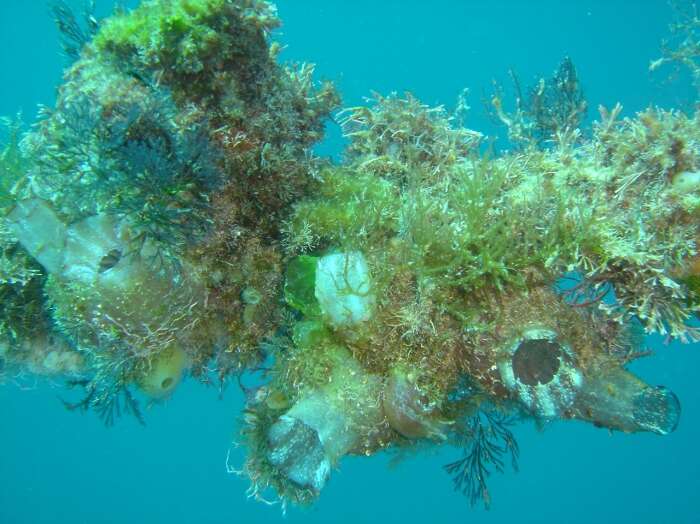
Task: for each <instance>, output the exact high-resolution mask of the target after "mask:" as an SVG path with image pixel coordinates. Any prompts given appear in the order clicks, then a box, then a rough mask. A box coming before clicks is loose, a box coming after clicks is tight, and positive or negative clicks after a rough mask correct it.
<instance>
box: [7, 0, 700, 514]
mask: <svg viewBox="0 0 700 524" xmlns="http://www.w3.org/2000/svg"><path fill="white" fill-rule="evenodd" d="M66 9H67V8H65V6H62V7H61V8H59V9H57V10H55V11H54V13H55V15H56V17H57V18H58V19H59V27H60V28H61V29H62V31H63V32H64V34H65V35H66V37H67V38H68V40H69V42H68V44H70V45H69V46H68V48H67V51H69V54H70V55H71V57H72V58H73V59H74V62H73V63H72V64H71V65H70V67H69V68H68V69H67V71H66V73H65V81H64V83H63V85H62V86H61V88H60V90H59V93H58V99H57V102H56V105H55V108H54V109H51V110H45V111H44V112H43V114H42V119H41V120H40V121H39V122H38V124H37V125H36V126H35V127H34V128H32V130H31V131H29V132H27V133H25V134H24V135H22V134H21V133H20V131H19V128H18V127H17V126H14V127H12V128H11V133H10V134H9V140H7V142H6V143H5V144H3V146H2V150H1V155H0V174H1V175H2V176H1V178H0V301H2V306H3V307H2V312H1V313H0V359H2V363H3V367H2V368H0V374H1V373H6V372H8V370H26V371H29V372H31V373H35V374H46V375H51V374H53V375H64V376H66V377H67V378H68V379H69V384H72V385H81V386H83V387H85V391H86V396H85V397H84V399H83V400H80V401H77V402H66V405H67V406H68V407H70V408H73V409H75V408H80V409H88V410H95V411H96V412H97V413H98V414H100V415H101V416H102V417H103V418H104V419H105V420H106V421H107V422H108V423H112V422H114V420H115V418H116V415H117V414H119V413H120V412H122V411H124V409H121V410H120V406H122V407H124V406H126V411H130V412H131V413H133V414H135V415H136V416H137V417H139V418H141V413H140V411H139V409H138V398H139V397H141V398H142V399H145V400H147V401H148V402H160V401H163V400H165V399H167V398H169V397H170V396H171V395H173V394H174V393H176V390H177V385H178V384H179V383H180V381H181V380H182V378H183V377H184V376H186V375H189V376H191V377H192V378H194V379H197V380H200V381H202V382H203V383H207V384H208V383H211V382H214V381H217V382H218V383H219V385H220V388H221V389H222V390H223V388H224V386H225V385H226V384H227V383H228V382H230V381H233V380H236V379H239V378H240V376H241V374H243V373H245V372H257V371H262V372H263V381H262V383H261V384H259V385H258V387H257V388H256V389H254V390H251V391H247V393H248V395H247V403H246V405H245V406H242V407H241V412H242V415H241V416H240V417H239V418H240V419H241V423H240V428H239V429H240V439H241V440H242V441H243V442H244V444H245V446H246V449H247V451H248V455H247V460H246V463H245V466H244V472H245V473H246V474H247V475H248V476H249V477H250V480H251V483H252V485H251V493H252V494H253V495H256V496H260V494H261V493H262V492H263V491H264V490H265V489H266V488H268V487H271V488H273V489H274V490H275V492H276V493H277V495H278V496H279V497H280V498H281V499H282V500H283V501H284V502H292V503H299V504H308V503H312V502H313V501H314V500H315V499H316V498H317V497H318V496H319V495H320V493H321V491H322V490H323V488H324V486H325V485H326V484H327V483H328V482H329V479H330V478H331V472H332V470H333V469H334V468H336V467H338V466H339V464H340V463H341V461H342V459H343V457H344V456H346V455H351V454H354V455H365V456H370V455H373V454H375V453H378V452H381V451H383V450H387V449H390V448H391V449H400V448H404V449H409V448H418V447H420V446H430V445H435V446H437V445H443V444H450V445H454V446H457V447H460V448H462V449H463V450H464V458H463V459H461V460H457V461H455V462H453V463H452V464H449V465H448V466H447V468H446V469H447V470H448V471H449V472H450V473H451V474H452V475H453V476H454V479H455V486H456V487H457V488H458V489H460V490H461V491H463V492H464V493H465V494H467V495H468V496H469V498H470V499H471V502H472V503H475V502H477V501H478V500H483V501H484V503H485V504H488V503H490V495H489V492H488V487H487V486H486V480H485V479H486V477H488V473H489V471H491V470H493V469H495V470H503V468H504V460H505V458H506V457H507V456H510V457H511V458H512V459H513V462H514V463H515V461H516V459H517V457H518V453H519V448H518V445H517V442H516V441H515V437H514V435H513V433H512V431H511V429H510V427H511V426H512V425H513V424H514V423H515V422H516V421H522V420H535V421H536V422H537V423H538V424H541V425H542V424H544V423H546V422H548V421H553V420H566V419H578V420H583V421H586V422H590V423H592V424H594V425H596V426H599V427H604V428H608V429H610V430H618V431H622V432H625V433H632V432H652V433H655V434H659V435H666V434H668V433H670V432H672V431H674V430H675V429H676V427H677V425H678V421H679V418H680V412H681V409H680V402H679V399H678V398H677V397H676V395H675V394H674V393H672V392H671V390H669V389H667V388H665V387H657V386H652V385H650V384H647V383H646V382H644V381H643V379H642V378H639V377H637V376H635V375H634V374H633V373H632V372H631V371H629V370H628V369H627V364H628V363H629V362H630V361H631V360H633V359H634V358H637V357H639V356H642V355H643V350H642V348H641V340H642V336H643V335H644V334H647V333H659V334H661V335H664V336H668V337H671V338H676V339H679V340H682V341H696V340H698V339H699V338H700V337H699V333H698V331H697V328H696V327H695V326H694V325H693V323H692V320H693V318H694V317H695V315H696V313H697V311H698V307H699V304H700V298H699V297H700V295H699V293H700V286H699V285H698V282H699V281H700V280H698V279H700V271H699V269H698V268H700V264H699V263H698V251H697V239H698V234H699V232H698V217H699V216H700V176H698V173H699V172H700V149H699V148H698V145H697V144H700V125H699V123H700V117H699V116H698V114H697V113H695V114H685V113H683V112H680V111H663V110H660V109H649V110H647V111H644V112H642V113H640V114H638V115H636V116H634V117H629V118H626V119H620V117H619V116H620V108H619V106H617V107H616V108H614V109H612V110H610V111H608V110H605V109H602V108H601V110H600V120H599V121H598V122H596V123H595V124H594V125H593V127H592V129H588V130H586V129H582V128H581V127H582V125H583V124H582V122H583V115H584V113H585V111H586V108H587V105H586V102H585V98H584V97H583V93H582V91H581V89H580V85H579V82H578V76H577V74H576V70H575V68H574V65H573V62H572V61H571V60H570V59H568V58H567V59H565V60H564V61H563V62H562V64H561V66H560V67H559V68H558V69H557V71H556V72H555V74H554V76H553V77H552V78H551V79H542V80H540V81H539V82H538V83H537V85H536V86H535V87H533V88H532V89H531V90H530V91H529V92H526V94H523V93H525V92H520V96H518V97H517V100H516V103H515V106H514V108H513V109H512V110H509V107H508V103H507V100H505V97H504V96H503V94H502V93H501V92H500V91H499V92H497V93H496V94H495V95H494V97H493V98H492V103H493V109H494V111H495V113H494V116H495V118H496V119H498V120H499V121H500V122H502V123H503V124H504V125H505V126H507V128H508V135H509V137H510V140H511V143H512V145H513V149H512V150H511V151H505V152H501V153H499V154H495V153H493V152H491V153H490V154H485V151H484V149H485V148H484V140H483V139H484V136H483V135H482V134H481V133H480V132H478V131H475V130H471V129H467V128H465V127H463V126H462V125H461V124H460V121H459V119H458V118H456V116H455V115H452V114H450V113H449V112H448V111H446V110H445V109H444V108H443V107H431V106H427V105H425V104H423V103H421V102H420V101H419V100H418V99H417V98H415V97H414V96H412V95H410V94H406V95H405V96H398V95H396V94H390V95H388V96H381V95H378V94H376V95H375V97H374V98H373V99H372V100H370V101H369V102H368V104H367V105H365V106H358V107H351V108H347V109H345V110H343V111H342V112H340V113H339V114H338V115H337V118H336V119H337V121H338V122H339V123H340V124H341V127H342V130H343V133H344V135H345V137H346V139H347V147H346V150H345V152H344V156H343V160H342V161H340V162H331V161H330V160H327V159H321V158H318V157H317V156H315V155H314V153H313V146H314V144H316V143H318V141H319V140H320V139H321V138H322V136H323V129H324V123H325V122H326V120H327V119H328V118H329V115H330V114H331V112H332V111H333V110H335V109H336V108H337V106H338V105H339V103H340V102H339V97H338V95H337V93H336V90H335V88H334V87H333V85H332V84H330V83H323V84H319V83H317V82H315V81H314V80H313V72H314V68H313V67H312V66H310V65H308V64H302V65H285V64H283V63H282V62H281V61H280V60H279V57H278V53H279V51H280V47H279V45H278V44H276V43H274V42H272V40H271V38H272V36H271V35H272V32H273V30H274V29H275V28H277V27H278V26H279V24H280V21H279V19H278V18H277V13H276V10H275V7H274V5H273V4H271V3H269V2H265V1H262V0H146V1H144V2H143V3H142V4H141V5H140V6H139V7H137V8H136V9H134V10H133V11H130V12H127V11H123V10H121V11H118V12H117V13H115V14H114V15H113V16H112V17H110V18H107V19H105V20H102V21H99V23H98V22H97V21H96V20H94V18H89V19H88V27H87V28H86V29H85V30H80V26H79V24H78V22H76V19H75V18H74V17H73V18H71V17H72V15H71V14H70V12H69V11H67V10H66ZM71 42H72V43H71ZM683 49H686V50H687V49H688V47H687V46H686V47H684V48H683ZM674 56H676V55H673V54H670V55H669V58H668V59H669V60H671V59H672V58H673V57H674ZM514 78H515V77H514ZM516 85H517V87H518V90H519V89H520V86H519V83H518V82H517V80H516ZM1 376H2V375H0V377H1ZM162 409H166V407H165V406H162Z"/></svg>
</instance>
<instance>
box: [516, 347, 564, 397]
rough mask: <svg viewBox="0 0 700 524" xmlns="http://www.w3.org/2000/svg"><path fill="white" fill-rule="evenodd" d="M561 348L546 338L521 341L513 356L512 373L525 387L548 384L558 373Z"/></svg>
mask: <svg viewBox="0 0 700 524" xmlns="http://www.w3.org/2000/svg"><path fill="white" fill-rule="evenodd" d="M560 356H561V346H560V345H559V344H558V343H557V342H554V341H551V340H548V339H546V338H536V339H529V340H523V341H522V342H521V343H520V344H519V345H518V349H516V350H515V353H514V354H513V360H512V363H513V373H514V374H515V377H516V378H517V379H518V380H519V381H520V382H522V383H523V384H525V385H528V386H536V385H537V384H548V383H549V382H550V381H551V380H552V379H553V378H554V375H556V373H557V371H559V365H560V361H559V357H560Z"/></svg>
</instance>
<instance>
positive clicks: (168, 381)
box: [160, 377, 173, 389]
mask: <svg viewBox="0 0 700 524" xmlns="http://www.w3.org/2000/svg"><path fill="white" fill-rule="evenodd" d="M172 383H173V379H172V377H168V378H164V379H163V382H161V383H160V387H161V388H163V389H168V388H169V387H170V386H171V385H172Z"/></svg>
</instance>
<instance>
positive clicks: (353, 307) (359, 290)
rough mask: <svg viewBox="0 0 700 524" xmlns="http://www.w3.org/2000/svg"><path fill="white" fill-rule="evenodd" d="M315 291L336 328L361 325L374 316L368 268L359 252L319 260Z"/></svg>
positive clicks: (338, 254) (335, 254)
mask: <svg viewBox="0 0 700 524" xmlns="http://www.w3.org/2000/svg"><path fill="white" fill-rule="evenodd" d="M314 291H315V295H316V299H317V300H318V302H319V304H320V306H321V310H322V311H323V313H324V315H325V316H326V317H327V318H328V320H329V321H330V322H331V324H333V325H334V326H350V325H354V324H358V323H360V322H364V321H366V320H369V318H370V317H371V315H372V308H373V307H374V302H375V297H374V294H373V293H372V290H371V281H370V275H369V268H368V266H367V261H366V260H365V257H364V256H363V255H362V253H360V252H358V251H352V252H350V253H334V254H331V255H326V256H324V257H321V258H319V260H318V262H317V265H316V282H315V290H314Z"/></svg>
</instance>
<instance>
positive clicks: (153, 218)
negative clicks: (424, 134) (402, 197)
mask: <svg viewBox="0 0 700 524" xmlns="http://www.w3.org/2000/svg"><path fill="white" fill-rule="evenodd" d="M54 16H55V18H56V20H57V23H58V24H59V29H60V30H61V32H62V34H63V36H64V38H65V40H66V42H65V44H66V46H67V47H66V52H67V53H68V54H69V55H70V56H71V58H73V59H74V63H73V64H72V65H71V66H70V67H69V69H68V70H67V72H66V75H65V83H64V84H63V85H62V87H61V89H60V91H59V96H58V100H57V103H56V107H55V109H51V110H49V109H44V110H43V111H42V115H41V116H42V120H41V121H40V123H39V125H38V126H37V129H36V130H35V131H32V132H31V133H28V134H27V135H26V137H25V138H24V139H23V142H22V148H21V149H22V152H23V162H24V164H23V166H22V167H21V169H19V168H17V169H15V168H14V167H13V168H12V169H14V171H13V173H14V174H16V175H17V176H15V177H14V178H11V177H6V176H4V177H3V184H4V185H3V188H2V193H0V198H2V199H3V201H2V202H3V205H5V204H6V211H5V212H6V213H10V212H11V211H12V209H13V207H14V206H15V204H16V203H18V202H42V203H41V204H40V206H48V207H42V209H48V210H49V211H47V213H48V214H49V215H54V214H55V217H56V218H55V220H57V221H58V222H59V223H61V224H64V226H67V227H68V235H69V236H70V238H71V240H70V241H71V242H75V241H74V240H73V239H74V238H88V237H90V235H91V234H92V235H94V232H93V233H91V232H90V231H91V229H90V228H91V227H104V228H105V231H112V232H114V233H115V234H117V236H118V237H119V238H118V239H116V238H115V240H114V241H115V242H119V243H121V242H127V244H128V245H126V246H122V245H119V246H115V247H113V248H111V249H110V248H109V246H108V247H107V248H105V249H106V251H105V253H104V256H103V257H102V259H101V261H100V263H99V267H98V268H97V270H98V271H97V273H96V279H95V281H94V282H86V281H76V280H71V278H69V277H67V276H66V275H67V274H68V273H69V271H64V270H61V271H63V272H64V273H65V274H63V273H62V274H56V275H51V276H50V277H49V278H48V280H47V281H46V284H44V280H45V278H44V280H42V281H41V283H40V285H39V290H40V291H41V292H42V295H43V294H46V295H47V296H48V298H49V303H50V304H51V309H50V311H51V313H50V316H51V317H52V320H51V322H52V323H53V324H55V325H56V326H57V327H58V329H59V330H60V332H61V333H62V334H63V335H65V336H67V337H68V339H69V341H70V343H71V344H72V345H75V346H77V347H79V348H80V350H81V351H82V352H83V354H85V355H86V356H88V357H89V358H88V361H89V365H90V369H91V380H89V381H87V382H80V385H84V386H85V387H86V390H87V397H86V399H85V401H83V402H81V403H78V404H75V405H71V406H72V407H81V408H84V407H94V408H96V409H98V410H100V411H101V412H102V413H104V414H105V416H111V415H109V414H110V413H113V410H112V408H113V407H114V406H118V400H119V398H123V399H125V400H126V404H125V406H126V407H127V408H128V407H129V406H130V405H131V402H130V399H131V397H130V396H129V394H128V389H127V388H128V387H130V386H132V385H134V384H137V383H138V382H139V377H142V376H143V375H144V374H147V373H149V370H150V369H151V368H152V367H153V365H154V362H156V361H157V359H158V358H160V357H159V356H160V355H162V354H163V352H164V351H169V350H170V349H169V348H171V346H172V344H173V341H177V344H178V345H182V344H184V347H185V348H186V349H187V352H188V355H187V358H188V362H189V364H190V365H191V366H192V368H191V372H192V373H193V374H195V375H199V376H201V377H202V378H203V379H204V380H209V379H208V376H207V375H208V373H209V370H210V369H211V368H210V364H209V363H210V362H211V361H212V360H213V362H214V369H215V371H216V373H217V374H218V375H219V378H220V379H221V380H222V381H224V380H226V378H227V377H228V376H230V375H231V374H232V373H240V371H241V369H242V367H243V366H246V365H253V364H254V363H256V362H258V361H259V360H260V359H262V358H264V355H263V345H262V343H263V341H264V340H265V339H266V338H267V337H270V336H273V335H274V334H275V331H276V329H277V324H278V322H279V318H280V315H281V314H282V312H281V308H280V303H279V301H278V296H279V293H280V284H281V273H282V263H281V261H282V253H281V250H280V249H279V247H278V246H279V223H280V217H281V216H284V215H285V214H286V212H287V211H286V210H287V209H288V207H289V205H290V204H291V202H293V201H294V200H296V199H298V198H299V197H300V196H302V195H305V194H307V193H308V192H309V191H310V190H311V188H312V187H313V186H314V184H315V178H314V177H315V173H316V172H317V170H318V166H319V165H320V162H319V161H318V160H317V159H315V158H314V157H313V155H312V154H311V153H310V151H309V148H310V147H311V146H312V145H313V144H314V143H315V142H317V141H318V140H319V139H320V138H321V136H322V133H323V126H324V120H325V118H326V117H327V116H328V114H329V112H330V110H331V109H332V108H333V107H334V106H335V105H336V104H337V100H338V99H337V95H336V93H335V91H334V88H333V87H332V85H330V84H324V85H323V86H322V87H321V88H320V89H319V88H317V87H316V85H315V84H314V82H313V80H312V74H313V67H312V66H310V65H300V66H296V65H295V66H290V67H285V66H282V65H279V64H278V63H277V54H278V51H279V46H277V45H276V44H274V43H271V42H270V41H269V33H270V31H271V30H272V29H273V28H275V27H277V25H278V20H277V18H276V16H275V10H274V7H273V6H272V4H269V3H267V2H261V1H247V0H241V1H235V2H231V1H219V0H177V1H164V0H154V1H149V2H144V3H143V4H141V5H140V6H139V7H138V8H137V9H135V10H134V11H133V12H126V11H123V10H120V11H118V12H117V13H115V15H114V16H112V17H111V18H108V19H105V20H102V21H100V22H99V23H98V22H97V21H96V20H94V17H92V18H91V17H90V16H88V18H87V21H88V23H87V26H85V27H82V26H81V24H80V23H79V22H78V20H77V17H76V16H74V15H73V14H72V13H71V12H70V10H68V8H67V7H66V5H65V4H63V3H60V2H59V3H58V4H56V6H55V7H54ZM93 36H94V38H93ZM15 145H16V144H15ZM15 150H17V151H19V148H18V147H15V148H14V149H12V151H15ZM8 158H9V157H8ZM10 160H11V159H8V160H7V162H5V163H4V164H3V165H7V166H10ZM8 169H9V167H8ZM5 185H7V186H8V187H5ZM10 185H11V186H12V187H10ZM37 199H38V200H37ZM13 220H17V218H13ZM74 225H75V226H74ZM109 234H111V233H109ZM76 235H77V236H76ZM81 235H82V236H81ZM85 235H87V236H85ZM80 253H82V252H80ZM80 253H79V254H78V256H84V254H80ZM115 267H116V268H117V270H119V271H122V272H123V271H127V273H128V274H130V275H131V276H130V278H131V279H132V280H133V281H132V282H129V283H128V284H126V285H125V286H123V287H121V288H120V287H114V286H113V284H110V283H109V278H108V277H103V276H102V275H107V276H108V275H109V272H110V271H114V269H113V268H115ZM120 268H121V269H120ZM124 268H126V269H124ZM39 271H41V268H39ZM43 273H44V272H42V274H43ZM149 275H150V276H149ZM147 295H148V296H151V297H152V298H148V297H147ZM154 301H155V302H154ZM81 380H82V379H81ZM76 384H77V382H76ZM124 395H126V396H124ZM115 402H116V403H115ZM130 411H132V412H134V413H136V410H134V409H131V410H130Z"/></svg>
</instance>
